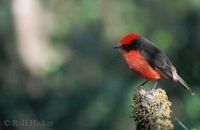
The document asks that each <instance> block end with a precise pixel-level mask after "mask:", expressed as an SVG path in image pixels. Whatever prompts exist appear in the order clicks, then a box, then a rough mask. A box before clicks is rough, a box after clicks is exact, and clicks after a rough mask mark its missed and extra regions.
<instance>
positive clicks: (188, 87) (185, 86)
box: [176, 74, 195, 95]
mask: <svg viewBox="0 0 200 130" xmlns="http://www.w3.org/2000/svg"><path fill="white" fill-rule="evenodd" d="M176 78H177V81H178V82H179V83H180V84H181V86H182V87H183V88H185V89H187V90H188V91H189V92H190V93H191V94H192V95H195V93H194V92H192V89H191V87H190V86H189V85H188V84H187V83H186V82H185V81H184V80H183V79H182V78H181V77H180V76H179V75H178V74H176Z"/></svg>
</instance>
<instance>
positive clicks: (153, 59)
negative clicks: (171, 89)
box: [136, 38, 176, 80]
mask: <svg viewBox="0 0 200 130" xmlns="http://www.w3.org/2000/svg"><path fill="white" fill-rule="evenodd" d="M136 42H138V43H139V47H138V49H139V50H140V52H141V53H142V54H143V56H144V57H145V58H146V60H147V61H148V63H149V64H150V66H151V67H152V68H154V69H155V70H156V71H158V72H159V73H160V74H161V76H162V77H163V78H166V79H171V80H173V79H174V78H173V77H174V76H173V73H176V69H175V67H174V66H173V65H172V63H171V61H170V59H169V58H168V56H167V55H166V54H165V53H163V52H162V51H161V50H160V49H159V48H158V47H156V46H155V45H154V44H153V43H152V42H151V41H149V40H148V39H146V38H140V39H138V41H136Z"/></svg>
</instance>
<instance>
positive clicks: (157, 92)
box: [133, 88, 174, 130]
mask: <svg viewBox="0 0 200 130" xmlns="http://www.w3.org/2000/svg"><path fill="white" fill-rule="evenodd" d="M170 107H171V102H170V101H169V100H168V97H167V95H166V92H165V91H164V90H163V89H160V88H158V89H153V90H150V91H147V90H146V89H143V88H140V89H138V90H137V91H136V92H135V93H134V94H133V114H134V119H135V122H136V125H137V128H136V129H137V130H172V129H173V127H174V126H173V124H172V122H171V120H170V118H171V112H172V111H171V109H170Z"/></svg>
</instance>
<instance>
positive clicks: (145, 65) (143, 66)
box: [113, 33, 194, 95]
mask: <svg viewBox="0 0 200 130" xmlns="http://www.w3.org/2000/svg"><path fill="white" fill-rule="evenodd" d="M113 48H119V49H121V53H122V55H123V57H124V59H125V61H126V63H127V64H128V66H129V68H130V69H131V70H133V71H134V72H135V73H136V74H138V75H139V76H141V77H142V78H144V79H147V81H145V82H144V83H142V84H141V85H142V86H143V85H144V84H146V83H147V82H148V80H156V83H155V85H154V87H155V86H156V85H157V81H159V80H161V79H169V80H171V81H175V82H179V83H181V85H182V86H183V87H184V88H185V89H187V90H188V91H189V92H191V94H192V95H194V93H193V92H192V90H191V88H190V87H189V85H188V84H187V83H186V82H185V81H184V80H183V79H182V78H181V77H180V76H179V75H178V73H177V71H176V68H175V67H174V66H173V65H172V63H171V61H170V59H169V58H168V56H167V55H166V54H165V53H164V52H162V51H161V50H160V49H159V48H158V47H156V46H155V45H154V44H153V42H151V41H150V40H148V39H146V38H144V37H141V36H140V35H139V34H137V33H130V34H128V35H126V36H125V37H123V38H122V39H121V40H120V42H119V45H117V46H114V47H113Z"/></svg>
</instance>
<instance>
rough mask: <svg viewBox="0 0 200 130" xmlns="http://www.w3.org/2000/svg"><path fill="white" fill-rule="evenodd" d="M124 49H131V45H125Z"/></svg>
mask: <svg viewBox="0 0 200 130" xmlns="http://www.w3.org/2000/svg"><path fill="white" fill-rule="evenodd" d="M122 48H123V49H124V50H129V49H130V46H129V45H123V47H122Z"/></svg>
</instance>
